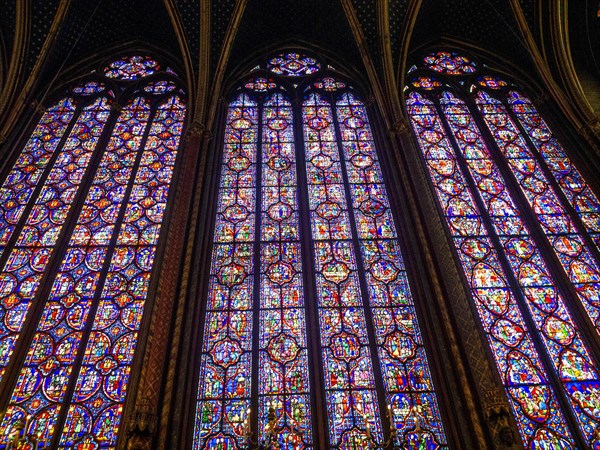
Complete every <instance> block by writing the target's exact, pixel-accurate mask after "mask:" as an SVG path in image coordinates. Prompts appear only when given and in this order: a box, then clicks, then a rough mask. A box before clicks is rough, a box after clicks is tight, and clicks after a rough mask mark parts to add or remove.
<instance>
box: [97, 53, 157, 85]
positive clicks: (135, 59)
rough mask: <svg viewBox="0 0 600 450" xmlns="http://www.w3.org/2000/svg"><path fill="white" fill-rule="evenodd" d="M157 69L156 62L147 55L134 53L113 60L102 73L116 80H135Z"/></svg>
mask: <svg viewBox="0 0 600 450" xmlns="http://www.w3.org/2000/svg"><path fill="white" fill-rule="evenodd" d="M159 69H160V65H159V64H158V62H157V61H155V60H153V59H152V58H150V57H149V56H140V55H135V56H125V57H123V58H121V59H118V60H116V61H113V62H112V63H110V64H109V65H108V67H106V68H105V69H104V74H105V75H106V76H107V77H108V78H116V79H118V80H137V79H138V78H144V77H147V76H149V75H152V74H153V73H155V72H156V71H157V70H159Z"/></svg>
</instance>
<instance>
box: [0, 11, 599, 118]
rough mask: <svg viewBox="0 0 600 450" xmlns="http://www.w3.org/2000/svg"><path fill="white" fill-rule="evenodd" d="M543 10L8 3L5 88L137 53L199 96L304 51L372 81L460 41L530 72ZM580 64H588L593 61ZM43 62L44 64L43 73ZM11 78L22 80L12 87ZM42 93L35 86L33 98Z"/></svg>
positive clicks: (1, 46) (0, 46)
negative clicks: (259, 63) (287, 51)
mask: <svg viewBox="0 0 600 450" xmlns="http://www.w3.org/2000/svg"><path fill="white" fill-rule="evenodd" d="M590 1H591V0H590ZM571 3H574V2H571ZM575 3H577V2H575ZM579 3H586V5H587V4H589V2H588V0H581V2H579ZM544 4H545V3H544V2H542V1H541V0H285V1H282V0H126V1H123V0H0V10H1V11H2V14H0V39H1V41H0V51H1V52H2V55H1V58H0V64H1V68H0V69H1V71H0V74H2V75H3V76H0V83H2V84H3V86H0V87H2V88H4V87H5V86H6V87H7V88H8V87H10V89H11V90H12V91H14V90H18V89H19V88H20V87H23V86H26V85H27V82H28V80H29V81H31V78H33V77H35V79H36V80H42V81H41V82H42V83H44V80H46V83H48V80H52V79H53V78H54V77H55V76H56V74H57V73H58V72H60V71H61V70H70V68H73V67H74V66H76V65H77V64H79V63H80V62H81V61H85V60H89V59H90V58H94V57H95V56H101V57H105V56H107V55H109V54H111V51H114V49H115V48H122V49H125V48H132V47H134V48H135V47H142V48H144V47H145V48H147V49H154V50H157V51H159V52H161V53H165V54H168V55H171V56H172V57H173V58H174V59H175V60H176V61H175V65H176V66H177V65H178V66H179V67H180V68H184V69H185V70H183V72H185V73H186V74H187V77H188V81H189V82H190V84H192V86H191V91H194V90H197V91H201V90H202V89H211V88H212V87H215V88H216V89H220V88H221V85H222V84H221V81H219V82H217V84H216V85H215V84H214V83H215V82H214V80H215V79H221V80H223V79H226V78H227V77H228V76H230V75H231V74H234V73H237V71H238V70H240V69H244V68H246V67H250V66H251V65H252V64H253V63H254V60H255V58H256V57H257V55H261V54H263V55H264V52H265V51H270V50H274V49H276V48H278V47H282V46H287V47H291V46H295V45H297V46H301V47H308V48H312V49H314V50H316V51H317V52H319V53H323V54H325V55H328V56H329V58H330V59H331V58H333V59H335V60H337V61H339V62H340V63H342V64H344V65H345V66H346V67H347V68H351V69H353V70H355V71H356V72H357V73H367V72H368V71H365V70H364V69H365V68H366V67H367V66H369V67H370V68H371V69H370V70H371V72H370V73H371V75H370V76H371V78H372V77H373V76H377V74H381V73H385V72H386V68H387V72H388V73H398V72H401V71H402V70H405V67H404V64H406V56H407V55H409V54H410V53H411V52H412V51H414V50H415V49H419V48H422V47H426V46H430V45H437V44H440V43H456V42H460V43H463V45H464V44H466V45H468V46H471V47H472V48H474V49H476V50H477V49H480V50H482V51H483V52H484V53H488V54H495V55H498V56H499V57H501V58H503V59H506V60H509V61H512V62H513V63H514V64H515V65H517V66H520V67H522V68H524V69H525V70H527V68H528V67H530V66H531V65H532V57H531V53H532V52H531V50H530V47H528V46H527V44H526V42H525V41H526V40H527V35H528V34H530V37H531V41H532V42H533V43H534V45H539V46H540V47H542V45H543V41H542V39H540V36H541V34H540V33H541V31H540V30H541V26H540V20H539V18H540V11H543V9H544V7H543V5H544ZM580 9H581V8H580ZM580 15H581V14H580ZM586 39H587V35H586ZM128 46H129V47H128ZM581 53H582V52H579V53H578V54H579V55H580V54H581ZM583 53H585V52H583ZM588 54H589V51H588ZM579 59H580V60H582V61H585V60H586V59H585V55H584V56H583V57H581V56H580V57H579ZM37 61H41V64H38V65H37V66H39V67H37V68H36V62H37ZM178 63H179V64H178ZM390 68H391V70H390ZM36 70H39V73H34V72H36ZM11 71H12V72H11ZM8 73H13V74H15V76H16V79H15V80H13V81H12V83H9V80H8V79H9V78H10V77H7V76H6V75H7V74H8ZM373 73H374V74H375V75H373ZM38 84H39V83H38ZM34 93H35V89H34V88H33V87H32V88H31V93H30V94H31V95H33V94H34ZM2 95H3V96H5V95H7V93H6V92H2ZM0 104H1V102H0ZM1 114H2V112H1V111H0V116H1ZM0 118H1V117H0Z"/></svg>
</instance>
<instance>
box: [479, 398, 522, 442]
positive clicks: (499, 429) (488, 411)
mask: <svg viewBox="0 0 600 450" xmlns="http://www.w3.org/2000/svg"><path fill="white" fill-rule="evenodd" d="M483 410H484V414H485V418H486V420H487V422H488V426H489V427H490V430H491V431H492V436H493V438H494V441H495V443H496V445H498V447H499V448H512V447H513V446H515V445H517V440H516V439H515V434H514V431H513V427H512V426H511V423H510V417H511V415H510V406H509V404H508V403H507V401H506V399H505V397H504V395H502V391H500V390H499V389H490V390H489V391H487V392H486V394H485V403H484V408H483Z"/></svg>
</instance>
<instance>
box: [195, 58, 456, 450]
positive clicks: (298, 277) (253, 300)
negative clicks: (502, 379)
mask: <svg viewBox="0 0 600 450" xmlns="http://www.w3.org/2000/svg"><path fill="white" fill-rule="evenodd" d="M302 58H304V57H303V56H302V55H299V54H297V53H292V54H285V55H279V56H277V57H276V58H272V59H271V60H269V64H268V66H267V69H268V70H270V73H269V74H268V75H267V74H265V75H264V76H263V75H255V77H254V78H253V79H251V80H250V81H246V82H244V83H242V85H241V87H240V88H239V90H238V92H237V93H236V97H235V99H234V100H233V101H231V103H230V104H229V107H228V109H227V120H226V126H225V135H224V139H223V153H222V156H221V169H220V184H219V186H220V188H219V193H218V198H217V200H216V201H217V205H216V221H215V225H214V234H213V238H212V239H213V245H212V253H211V268H210V278H209V288H208V293H207V297H206V313H205V317H204V318H203V323H202V324H201V326H200V327H199V329H200V333H201V336H202V344H201V347H200V349H199V353H200V367H199V372H198V377H199V380H200V382H199V383H198V396H197V407H196V414H195V427H194V444H193V446H194V448H196V449H204V448H244V447H245V446H247V445H257V444H268V443H269V442H270V443H272V444H274V445H276V446H277V448H286V449H302V448H305V449H310V448H314V445H315V444H314V442H315V441H316V439H317V436H316V434H315V430H316V429H323V430H326V433H327V437H326V439H327V442H328V443H327V444H326V445H327V446H328V448H335V449H358V448H367V447H368V446H369V445H371V444H373V445H375V444H383V443H384V442H386V441H388V442H390V443H392V442H393V445H398V446H402V447H404V446H406V447H411V448H412V447H415V448H418V447H419V446H422V447H423V448H447V440H446V435H445V433H444V429H443V425H442V419H441V414H440V410H439V407H438V402H437V399H436V394H435V390H434V386H433V381H432V377H431V373H430V370H429V363H428V361H427V356H426V352H425V348H424V345H423V341H422V338H421V334H420V330H419V325H418V320H417V316H416V312H415V308H414V303H413V299H412V297H411V293H410V288H409V282H408V275H407V272H406V267H405V264H404V260H403V257H402V251H401V248H400V247H401V245H400V241H399V236H398V233H397V228H396V225H395V222H394V219H393V215H392V206H391V205H390V203H389V200H388V195H387V191H386V187H385V183H384V174H383V172H382V169H381V167H380V163H379V158H378V155H377V151H376V148H375V142H374V137H373V133H372V131H371V128H370V125H369V119H368V115H367V110H366V107H365V105H364V104H363V102H362V101H361V100H360V98H359V96H358V95H357V94H356V93H355V92H354V90H353V89H352V88H351V87H350V86H348V84H347V83H345V82H343V81H341V80H338V79H337V78H336V76H335V75H334V74H328V75H326V76H323V77H321V78H314V76H312V77H311V76H310V75H311V74H313V72H314V73H316V72H317V71H316V70H315V71H312V70H305V69H303V68H302V67H304V68H306V67H320V66H321V65H320V63H319V62H318V61H316V60H315V59H310V60H309V61H308V62H307V61H304V62H306V64H305V65H304V66H303V65H302V64H303V63H302ZM288 63H289V64H291V66H290V67H293V68H294V69H293V70H294V73H288V72H286V70H287V69H285V70H283V69H282V70H281V71H278V70H279V69H276V70H274V69H273V68H274V67H280V66H281V67H282V66H284V65H285V64H288ZM288 68H289V67H288ZM290 70H292V69H290ZM266 73H268V72H266ZM280 75H281V76H282V77H296V79H297V80H298V81H299V82H300V84H299V85H298V86H294V87H289V84H288V83H285V82H284V80H283V79H282V78H279V76H280ZM317 75H318V74H317ZM301 76H303V77H304V78H301ZM297 96H302V102H300V103H299V104H294V103H293V102H292V101H291V99H292V98H296V97H297ZM311 349H312V350H311ZM315 411H321V412H322V413H318V414H317V413H315ZM391 429H393V433H391V432H390V430H391ZM392 440H393V441H392ZM219 446H221V447H219Z"/></svg>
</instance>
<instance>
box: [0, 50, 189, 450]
mask: <svg viewBox="0 0 600 450" xmlns="http://www.w3.org/2000/svg"><path fill="white" fill-rule="evenodd" d="M101 72H102V73H104V74H105V77H101V76H96V77H94V78H95V79H94V80H91V81H85V80H84V81H82V82H81V83H80V84H79V85H77V86H75V87H73V88H71V89H70V90H69V92H67V94H66V96H65V97H64V99H63V100H59V101H58V102H57V103H56V105H55V106H52V107H50V108H48V110H47V111H46V112H45V113H44V115H43V117H42V119H41V120H40V122H39V124H38V126H37V128H36V130H35V131H34V132H33V134H32V137H31V138H30V140H29V142H28V143H27V144H26V145H25V148H24V150H23V151H22V152H21V154H20V156H19V157H18V159H17V162H16V163H15V165H14V166H13V168H12V169H11V171H10V172H9V174H8V177H7V178H6V181H5V183H4V195H3V196H2V206H3V211H4V212H6V213H5V215H4V216H3V219H4V220H2V222H0V228H2V229H3V230H4V231H3V233H2V236H3V237H4V241H3V244H4V245H5V246H6V251H5V254H4V255H2V256H3V257H1V259H0V267H2V270H1V272H0V291H1V293H2V302H1V305H0V316H1V317H2V321H1V322H0V349H1V355H2V358H0V361H1V367H0V370H1V371H2V372H0V374H2V377H3V378H2V383H3V384H2V387H3V390H4V391H5V392H7V393H10V396H9V397H8V399H7V401H8V403H7V404H6V405H3V407H6V408H7V409H6V414H5V416H4V417H3V420H2V423H1V424H0V436H2V437H3V439H8V438H9V437H10V436H11V434H12V433H13V432H14V431H15V430H17V429H18V428H19V426H25V427H26V428H27V429H26V430H25V432H26V433H28V434H30V435H31V436H38V439H40V440H42V441H44V442H45V443H46V445H49V444H50V443H52V444H51V445H52V446H54V447H55V448H67V447H68V448H71V447H73V446H74V445H90V446H93V447H94V448H114V447H115V445H116V441H117V431H118V429H119V426H120V422H121V416H122V411H123V403H124V401H125V397H126V392H127V384H128V381H129V375H130V370H131V364H132V362H133V358H134V352H135V347H136V342H137V337H138V334H139V332H140V325H141V321H142V317H143V313H144V306H145V302H146V297H147V295H148V289H149V283H150V276H151V273H152V267H153V263H154V260H155V254H156V246H157V244H158V238H159V236H160V229H161V224H162V220H163V214H164V210H165V207H166V202H167V198H168V192H169V186H170V182H171V178H172V175H173V170H174V165H175V160H176V156H177V149H178V146H179V139H180V136H181V130H182V127H183V122H184V119H185V103H184V96H183V91H182V90H181V88H180V87H179V85H180V82H179V81H178V80H177V79H176V78H175V77H174V76H172V75H170V74H168V73H166V72H163V71H161V68H160V65H159V63H158V62H157V61H156V60H154V59H153V58H150V57H148V56H141V55H134V56H126V57H124V58H121V59H119V60H117V61H113V62H111V63H110V64H108V66H107V67H106V68H105V69H104V70H103V71H101ZM131 80H135V81H136V83H138V84H137V89H135V90H133V91H132V93H129V94H117V96H115V94H114V93H115V92H126V90H125V88H127V87H129V84H128V82H129V81H131ZM117 101H118V102H119V103H122V104H123V107H122V109H119V108H114V107H112V106H113V105H115V103H116V102H117ZM27 330H31V331H32V333H28V332H26V331H27ZM18 349H21V351H20V352H17V351H16V350H18ZM20 354H23V356H20ZM7 371H8V373H14V374H16V376H14V377H13V378H14V381H12V379H11V377H9V376H5V375H6V373H7Z"/></svg>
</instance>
